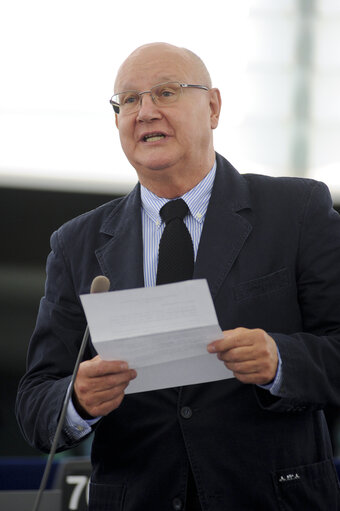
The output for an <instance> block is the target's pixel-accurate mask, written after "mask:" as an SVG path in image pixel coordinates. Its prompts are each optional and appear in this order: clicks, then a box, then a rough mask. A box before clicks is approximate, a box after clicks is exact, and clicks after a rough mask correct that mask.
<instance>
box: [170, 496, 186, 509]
mask: <svg viewBox="0 0 340 511" xmlns="http://www.w3.org/2000/svg"><path fill="white" fill-rule="evenodd" d="M172 507H173V508H174V510H175V511H181V509H183V502H182V501H181V499H179V498H178V497H176V498H174V500H173V501H172Z"/></svg>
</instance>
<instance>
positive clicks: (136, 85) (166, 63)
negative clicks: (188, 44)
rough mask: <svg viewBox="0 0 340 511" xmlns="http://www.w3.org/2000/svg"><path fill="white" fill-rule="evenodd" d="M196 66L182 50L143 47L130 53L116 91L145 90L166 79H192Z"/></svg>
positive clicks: (122, 66) (118, 78)
mask: <svg viewBox="0 0 340 511" xmlns="http://www.w3.org/2000/svg"><path fill="white" fill-rule="evenodd" d="M194 75H195V66H194V64H193V62H192V60H191V59H190V57H189V56H186V55H185V54H184V53H183V52H181V51H175V50H169V49H164V48H148V49H142V50H140V51H137V52H135V53H133V54H132V55H130V57H128V58H127V59H126V60H125V62H123V64H122V65H121V67H120V69H119V71H118V74H117V78H116V82H115V92H118V91H122V90H128V89H136V90H144V89H147V88H149V87H152V86H153V85H156V84H157V83H162V82H166V81H172V80H175V81H184V82H185V81H192V80H194V78H195V76H194Z"/></svg>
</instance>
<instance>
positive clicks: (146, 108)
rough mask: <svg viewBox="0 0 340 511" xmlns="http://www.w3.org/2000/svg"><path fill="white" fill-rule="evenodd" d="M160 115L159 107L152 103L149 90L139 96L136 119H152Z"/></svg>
mask: <svg viewBox="0 0 340 511" xmlns="http://www.w3.org/2000/svg"><path fill="white" fill-rule="evenodd" d="M161 116H162V114H161V112H160V109H159V108H158V107H157V105H156V104H155V103H154V101H153V99H152V97H151V94H150V92H146V93H144V94H143V95H141V96H140V103H139V110H138V114H137V120H138V121H152V120H153V119H160V118H161Z"/></svg>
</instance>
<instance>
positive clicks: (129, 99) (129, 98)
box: [120, 92, 138, 105]
mask: <svg viewBox="0 0 340 511" xmlns="http://www.w3.org/2000/svg"><path fill="white" fill-rule="evenodd" d="M136 101H138V94H136V93H135V92H132V93H128V94H124V95H122V97H121V98H120V104H121V105H133V104H134V103H135V102H136Z"/></svg>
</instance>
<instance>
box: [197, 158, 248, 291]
mask: <svg viewBox="0 0 340 511" xmlns="http://www.w3.org/2000/svg"><path fill="white" fill-rule="evenodd" d="M216 159H217V169H216V177H215V182H214V186H213V190H212V194H211V199H210V202H209V206H208V210H207V215H206V218H205V222H204V227H203V231H202V235H201V240H200V245H199V248H198V254H197V259H196V264H195V271H194V278H195V279H198V278H206V279H207V281H208V284H209V288H210V292H211V294H212V297H213V298H215V296H216V294H217V293H218V290H219V288H220V286H221V285H222V283H223V281H224V280H225V278H226V277H227V275H228V273H229V271H230V270H231V268H232V266H233V264H234V262H235V260H236V258H237V257H238V255H239V253H240V251H241V249H242V247H243V245H244V243H245V241H246V239H247V238H248V236H249V234H250V232H251V230H252V226H251V224H250V223H249V222H248V220H246V218H244V217H243V216H242V215H241V214H240V213H241V211H242V210H245V209H249V208H250V198H249V190H248V185H247V182H246V180H245V179H244V178H243V177H242V176H241V175H240V174H239V173H238V172H237V171H236V170H235V169H234V168H233V167H232V165H230V163H229V162H228V161H227V160H225V159H224V158H223V157H222V156H220V155H218V154H216Z"/></svg>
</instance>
